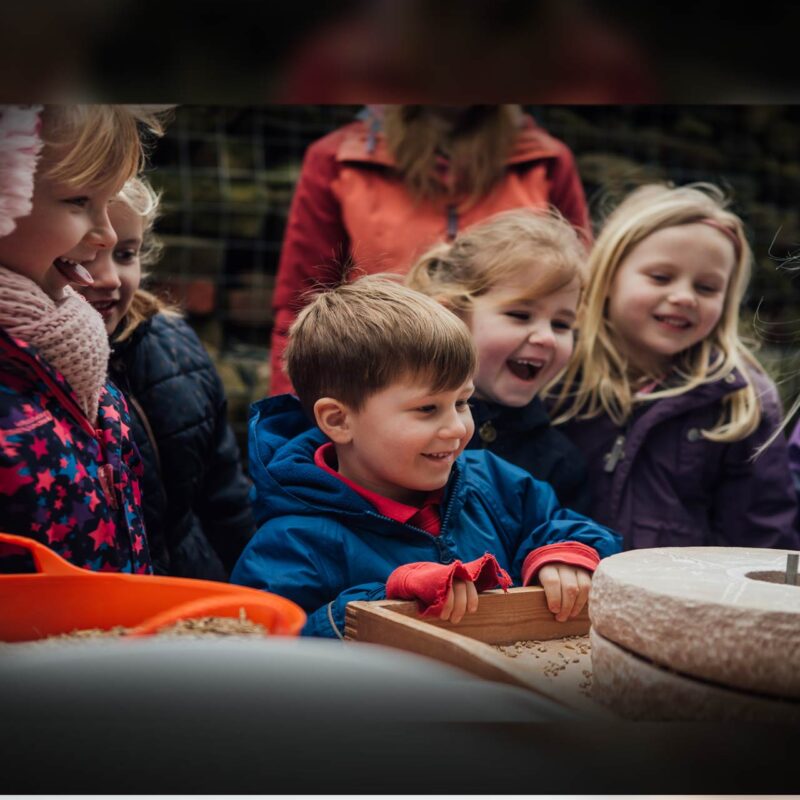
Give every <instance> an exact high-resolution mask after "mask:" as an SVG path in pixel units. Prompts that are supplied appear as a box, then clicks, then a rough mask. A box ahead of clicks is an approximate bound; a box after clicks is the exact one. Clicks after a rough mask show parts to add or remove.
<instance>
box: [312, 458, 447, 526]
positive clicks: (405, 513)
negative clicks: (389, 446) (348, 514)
mask: <svg viewBox="0 0 800 800" xmlns="http://www.w3.org/2000/svg"><path fill="white" fill-rule="evenodd" d="M314 463H315V464H316V465H317V466H318V467H320V468H321V469H324V470H325V472H327V473H328V474H329V475H333V476H334V477H336V478H338V479H339V480H340V481H342V483H345V484H347V485H348V486H349V487H350V488H351V489H352V490H353V491H354V492H357V493H358V494H360V495H361V496H362V497H363V498H364V499H365V500H369V502H370V503H372V505H374V506H375V510H376V511H378V512H379V513H380V514H383V515H384V516H385V517H389V519H393V520H395V521H396V522H403V523H406V522H407V523H409V524H410V525H414V526H415V527H417V528H422V530H424V531H426V532H427V533H430V534H432V535H433V536H438V535H439V533H440V531H441V528H442V519H441V515H440V514H439V506H440V505H441V502H442V494H443V492H444V490H443V489H437V490H436V491H435V492H431V493H430V494H429V495H428V496H427V497H426V498H425V502H424V503H423V504H422V508H417V507H416V506H409V505H406V504H405V503H398V502H397V500H391V499H390V498H388V497H384V496H383V495H380V494H376V493H375V492H371V491H370V490H369V489H365V488H364V487H363V486H359V485H358V484H357V483H355V482H354V481H351V480H349V479H348V478H345V477H344V475H341V474H340V473H338V472H337V471H336V469H335V467H334V466H333V465H334V464H336V448H335V447H334V446H333V442H326V443H325V444H323V445H322V446H321V447H318V448H317V450H316V452H315V453H314Z"/></svg>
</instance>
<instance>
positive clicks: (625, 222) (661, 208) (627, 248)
mask: <svg viewBox="0 0 800 800" xmlns="http://www.w3.org/2000/svg"><path fill="white" fill-rule="evenodd" d="M727 205H728V200H727V198H726V197H725V195H724V193H723V192H722V191H721V190H720V189H719V188H718V187H716V186H713V185H711V184H705V183H695V184H691V185H687V186H681V187H672V186H668V185H657V184H650V185H646V186H641V187H639V188H638V189H636V190H634V191H633V192H632V193H631V194H630V195H628V197H627V198H625V200H623V202H622V203H621V204H620V205H619V206H618V207H617V209H616V210H615V211H614V212H613V213H612V214H611V215H610V216H609V217H608V220H607V221H606V223H605V225H604V226H603V229H602V230H601V232H600V235H599V236H598V237H597V241H596V242H595V245H594V248H593V249H592V252H591V255H590V257H589V280H588V283H587V287H586V292H585V297H584V301H583V304H582V307H581V310H580V313H579V323H578V330H579V334H578V341H577V343H576V346H575V353H574V355H573V358H572V361H571V362H570V364H569V366H568V367H567V371H566V372H565V374H564V377H563V380H562V383H561V389H560V391H558V392H557V393H556V401H555V404H554V409H553V412H554V415H555V419H554V422H555V423H560V422H565V421H566V420H568V419H572V418H578V419H589V418H592V417H595V416H597V415H598V414H601V413H605V414H607V415H608V416H609V417H610V418H611V419H612V420H613V421H614V422H615V424H617V425H620V426H622V425H624V424H625V422H626V421H627V420H628V419H629V417H630V415H631V413H632V410H633V406H634V403H635V402H651V401H655V400H660V399H662V398H665V397H675V396H677V395H681V394H683V393H684V392H687V391H690V390H692V389H694V388H696V387H698V386H700V385H702V384H705V383H712V382H714V381H717V380H720V379H721V378H723V377H725V376H726V375H728V373H730V372H731V370H733V369H738V370H739V371H740V372H741V374H742V375H743V376H744V377H745V379H746V380H747V381H748V385H747V386H746V387H745V388H743V389H741V390H740V391H738V392H734V393H733V394H732V395H729V396H728V397H726V398H725V401H724V403H723V411H722V414H721V415H720V418H719V419H718V421H717V423H716V424H715V426H714V427H713V428H711V429H709V430H705V431H703V435H704V437H705V438H707V439H710V440H712V441H717V442H731V441H737V440H739V439H743V438H744V437H746V436H748V435H749V434H750V433H752V432H753V431H754V430H755V429H756V428H757V427H758V424H759V422H760V419H761V406H760V403H759V400H758V397H757V395H756V391H755V388H754V387H753V385H752V382H751V381H750V378H749V370H750V369H752V368H756V369H761V366H760V364H759V363H758V361H757V360H756V358H755V356H753V354H752V353H751V352H750V351H749V350H748V349H747V347H746V346H745V345H744V343H743V342H742V341H741V340H740V338H739V332H738V326H739V306H740V304H741V302H742V299H743V297H744V293H745V290H746V288H747V284H748V282H749V280H750V271H751V264H752V258H753V257H752V252H751V250H750V246H749V244H748V243H747V239H746V237H745V234H744V226H743V224H742V221H741V220H740V219H739V217H738V216H736V214H734V213H733V212H731V211H729V210H728V209H727ZM701 221H706V222H710V223H711V224H713V225H714V226H715V227H716V226H722V227H723V228H725V233H724V234H723V235H728V236H729V238H730V239H731V241H732V242H735V244H736V247H735V250H736V260H735V263H734V267H733V271H732V274H731V277H730V281H729V283H728V287H727V290H726V294H725V302H724V306H723V310H722V314H721V316H720V319H719V322H718V323H717V325H716V326H715V328H714V330H713V331H712V332H711V334H710V335H709V336H708V337H707V338H706V339H704V340H703V341H701V342H698V343H697V344H695V345H694V346H693V347H690V348H688V349H687V350H685V351H683V352H682V353H679V354H678V355H677V356H676V357H675V362H674V365H675V374H676V375H677V378H678V385H673V386H670V388H667V389H661V390H658V391H655V392H652V393H650V394H647V395H646V396H644V397H641V398H636V399H634V394H635V392H634V390H633V389H632V387H631V383H630V375H629V373H628V364H627V362H626V360H625V358H624V357H623V356H622V355H621V353H620V352H619V351H618V350H617V348H616V346H615V341H614V331H613V329H612V326H611V323H610V322H609V319H608V315H607V312H606V307H607V301H608V297H609V294H610V292H611V287H612V284H613V281H614V278H615V276H616V274H617V271H618V270H619V267H620V265H621V264H622V262H623V261H624V260H625V258H626V257H627V256H628V254H629V253H630V252H631V251H632V250H633V248H634V247H635V246H636V245H637V244H639V242H641V241H643V240H644V239H646V238H647V237H648V236H650V235H651V234H652V233H655V232H656V231H660V230H663V229H664V228H670V227H674V226H676V225H689V224H691V223H696V222H701Z"/></svg>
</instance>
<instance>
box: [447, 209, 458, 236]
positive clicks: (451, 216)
mask: <svg viewBox="0 0 800 800" xmlns="http://www.w3.org/2000/svg"><path fill="white" fill-rule="evenodd" d="M457 233H458V209H457V208H456V207H455V206H454V205H449V206H447V239H448V240H449V241H451V242H452V241H453V239H455V238H456V234H457Z"/></svg>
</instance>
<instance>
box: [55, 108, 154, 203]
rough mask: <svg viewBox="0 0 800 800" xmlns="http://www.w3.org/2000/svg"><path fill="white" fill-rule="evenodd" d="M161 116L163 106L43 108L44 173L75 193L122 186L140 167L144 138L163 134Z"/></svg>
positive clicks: (143, 150) (145, 148)
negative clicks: (118, 183) (46, 164)
mask: <svg viewBox="0 0 800 800" xmlns="http://www.w3.org/2000/svg"><path fill="white" fill-rule="evenodd" d="M166 116H167V107H165V106H128V105H46V106H44V109H43V111H42V132H41V136H42V142H43V143H44V151H43V157H45V158H46V157H47V156H48V155H51V156H52V161H53V163H52V165H51V166H50V167H49V169H48V170H47V173H46V174H47V176H48V177H49V178H51V179H53V180H56V181H60V182H63V183H66V184H67V185H68V186H73V187H75V188H81V187H86V186H94V185H97V184H103V183H106V182H108V181H125V180H127V179H128V178H131V177H133V176H134V175H135V174H136V173H137V172H138V171H139V170H140V169H141V167H142V166H143V165H144V160H145V157H146V154H147V142H146V141H145V139H146V137H148V136H150V137H155V136H161V135H163V133H164V123H165V120H166Z"/></svg>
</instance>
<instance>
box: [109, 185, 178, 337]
mask: <svg viewBox="0 0 800 800" xmlns="http://www.w3.org/2000/svg"><path fill="white" fill-rule="evenodd" d="M115 202H117V203H124V204H125V205H127V206H128V207H129V208H130V209H131V210H132V211H133V212H134V213H135V214H137V215H138V216H140V217H141V218H142V249H141V251H140V253H139V262H140V263H141V265H142V266H143V267H145V266H150V265H151V264H154V263H155V262H156V261H158V258H159V256H160V255H161V250H162V245H161V241H160V240H159V239H158V237H157V236H156V235H155V233H154V232H153V226H154V225H155V221H156V219H157V217H158V211H159V204H160V202H161V195H160V194H159V193H158V192H156V191H155V189H153V187H152V186H151V185H150V183H149V181H148V180H147V179H146V178H144V177H143V176H137V177H133V178H130V179H129V180H127V181H126V182H125V185H124V186H123V187H122V190H121V191H120V193H119V195H118V197H117V199H116V200H115ZM146 277H147V275H146V274H144V273H143V274H142V280H144V279H145V278H146ZM156 314H168V315H170V316H180V311H179V309H178V308H176V307H175V306H173V305H171V304H169V303H167V302H165V301H164V300H162V299H161V298H160V297H158V296H156V295H154V294H153V293H152V292H148V291H147V290H146V289H142V288H138V289H137V290H136V291H135V292H134V295H133V300H132V301H131V304H130V307H129V308H128V310H127V312H126V313H125V317H124V318H123V320H122V324H121V327H120V329H119V333H117V334H116V335H115V336H114V341H115V342H123V341H125V339H127V338H128V337H130V336H131V335H132V334H133V332H134V331H135V330H136V329H137V328H138V327H139V325H141V323H142V322H145V321H146V320H148V319H150V318H151V317H154V316H155V315H156Z"/></svg>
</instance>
